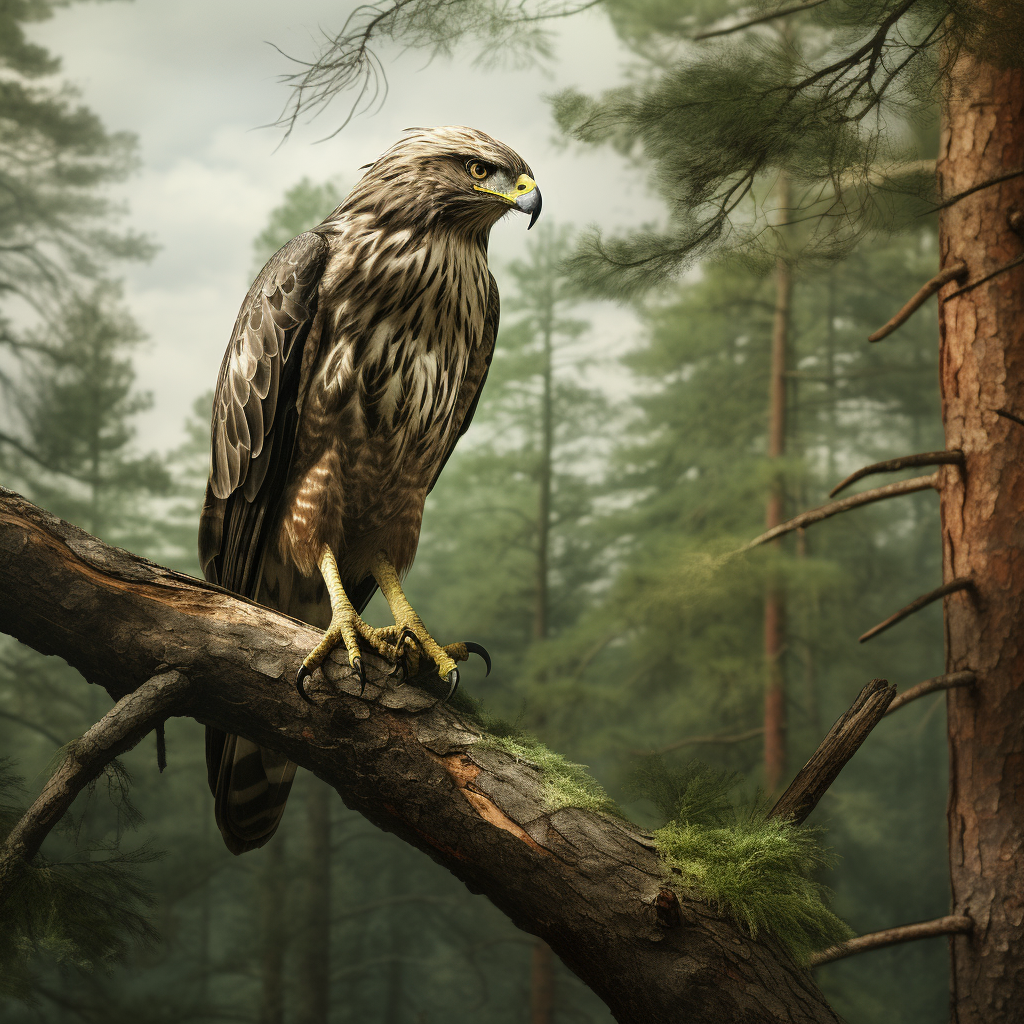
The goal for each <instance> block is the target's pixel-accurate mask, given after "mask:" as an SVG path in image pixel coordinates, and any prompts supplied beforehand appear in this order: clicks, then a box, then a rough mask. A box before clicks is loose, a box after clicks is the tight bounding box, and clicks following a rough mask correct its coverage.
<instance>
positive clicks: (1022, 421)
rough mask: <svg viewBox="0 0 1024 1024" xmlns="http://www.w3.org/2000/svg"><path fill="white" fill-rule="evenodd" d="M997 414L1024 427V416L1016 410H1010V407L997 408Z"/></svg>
mask: <svg viewBox="0 0 1024 1024" xmlns="http://www.w3.org/2000/svg"><path fill="white" fill-rule="evenodd" d="M995 414H996V415H997V416H1002V417H1003V419H1004V420H1010V421H1011V422H1013V423H1017V424H1019V425H1020V426H1022V427H1024V416H1018V415H1017V414H1016V413H1015V412H1010V411H1009V410H1008V409H996V410H995Z"/></svg>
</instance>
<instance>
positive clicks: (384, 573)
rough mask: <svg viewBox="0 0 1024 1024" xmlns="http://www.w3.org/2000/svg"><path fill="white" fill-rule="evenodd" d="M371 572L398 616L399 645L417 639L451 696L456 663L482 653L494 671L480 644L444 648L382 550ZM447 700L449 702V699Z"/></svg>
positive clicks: (455, 675) (456, 672)
mask: <svg viewBox="0 0 1024 1024" xmlns="http://www.w3.org/2000/svg"><path fill="white" fill-rule="evenodd" d="M370 572H372V573H373V578H374V579H375V580H376V581H377V585H378V586H379V587H380V591H381V593H382V594H383V595H384V599H385V600H386V601H387V603H388V607H389V608H390V609H391V614H392V615H394V617H395V626H396V627H397V629H398V645H399V648H400V649H401V648H404V646H405V644H406V641H407V640H415V643H416V644H417V645H418V646H419V649H420V650H421V651H422V652H423V653H424V654H425V655H426V656H427V657H428V658H429V659H430V660H431V661H432V662H433V663H434V664H435V665H436V666H437V674H438V675H439V676H440V677H441V678H442V679H443V680H444V681H445V682H446V683H447V684H448V686H449V690H448V697H450V696H451V695H452V694H453V693H454V692H455V688H456V687H457V686H458V685H459V670H458V668H457V667H456V665H455V662H456V661H465V660H466V659H467V658H468V657H469V655H470V654H471V653H475V654H480V655H481V656H482V657H483V658H484V660H485V661H486V663H487V671H488V672H490V670H491V659H490V657H488V654H487V652H486V651H485V650H484V649H483V648H482V647H481V646H480V645H479V644H466V643H458V644H449V645H448V646H447V647H442V646H441V645H440V644H439V643H438V642H437V641H436V640H435V639H434V638H433V637H432V636H431V635H430V634H429V633H428V632H427V630H426V627H425V626H424V625H423V621H422V619H420V617H419V615H417V614H416V612H415V611H414V610H413V607H412V605H410V604H409V599H408V598H407V597H406V596H405V593H404V591H403V590H402V584H401V583H400V582H399V580H398V573H397V572H395V567H394V566H393V565H392V564H391V562H390V561H388V559H387V557H385V555H384V552H383V551H378V552H377V554H376V555H375V556H374V559H373V561H372V562H371V563H370ZM448 697H445V700H447V699H448Z"/></svg>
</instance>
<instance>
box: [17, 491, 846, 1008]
mask: <svg viewBox="0 0 1024 1024" xmlns="http://www.w3.org/2000/svg"><path fill="white" fill-rule="evenodd" d="M0 622H2V623H3V628H4V629H5V630H6V631H8V632H10V633H11V634H12V635H14V636H16V637H17V638H18V639H20V640H22V641H23V642H24V643H27V644H29V645H30V646H32V647H34V648H35V649H36V650H39V651H42V652H44V653H47V654H57V655H59V656H61V657H63V658H65V659H66V660H67V661H69V662H70V663H71V664H72V665H73V666H74V667H75V668H77V669H78V670H79V671H80V672H81V673H82V675H83V676H84V677H85V678H86V679H87V680H88V681H90V682H93V683H98V684H99V685H102V686H104V687H105V688H106V689H107V691H108V692H109V693H110V695H111V696H112V697H113V698H114V699H115V700H117V701H120V700H121V699H122V698H123V697H125V696H127V695H128V694H131V693H133V692H134V691H136V690H138V689H139V688H140V687H142V686H143V684H145V683H146V681H147V680H151V679H153V677H154V676H163V677H165V682H166V674H167V673H171V672H177V673H180V676H181V677H184V678H186V679H189V680H190V681H191V684H192V685H191V686H189V687H188V689H187V691H186V692H184V693H183V695H180V704H178V705H176V706H175V707H174V708H173V711H174V712H175V713H178V714H182V715H187V716H189V717H192V718H194V719H196V720H197V721H199V722H200V723H203V724H210V725H215V726H217V727H218V728H220V729H224V730H226V731H228V732H234V733H239V734H241V735H243V736H247V737H249V738H250V739H252V740H253V741H254V742H256V743H258V744H260V745H262V746H267V747H271V748H274V749H277V750H280V751H281V752H282V753H283V754H285V755H286V756H287V757H289V758H290V759H291V760H293V761H295V762H296V763H298V764H299V765H300V766H302V767H304V768H308V769H310V770H311V771H314V772H315V773H316V774H317V775H318V776H319V777H320V778H322V779H323V780H324V781H325V782H327V783H328V784H329V785H331V786H333V787H334V788H335V789H336V790H338V792H339V793H340V794H342V795H343V796H344V799H345V802H346V803H347V804H348V805H349V806H350V807H352V808H354V809H356V810H358V811H360V812H361V813H362V814H363V815H364V816H365V817H366V818H367V819H368V820H369V821H371V822H372V823H374V824H375V825H377V826H378V827H380V828H382V829H384V830H386V831H390V832H394V833H395V834H397V835H398V836H399V837H400V838H402V839H403V840H404V841H406V842H408V843H410V844H411V845H413V846H415V847H417V848H418V849H420V850H422V851H423V852H425V853H427V854H428V855H429V856H430V857H432V858H433V859H434V860H436V861H437V862H438V863H440V864H442V865H443V866H445V867H446V868H448V869H449V870H450V871H452V872H453V873H454V874H455V875H456V876H457V877H459V878H460V879H462V880H463V881H464V882H465V883H466V885H467V886H468V887H469V888H470V889H471V890H472V891H473V892H477V893H482V894H484V895H486V896H487V897H488V898H489V899H490V900H491V901H492V902H493V903H494V904H495V905H496V906H498V907H499V908H500V909H501V910H502V911H503V912H504V913H505V914H507V915H508V916H509V918H510V919H511V920H512V921H513V922H514V923H515V924H516V925H518V926H519V927H520V928H522V929H523V930H525V931H528V932H530V933H532V934H534V935H538V936H540V937H541V938H543V939H544V940H545V941H546V942H547V943H548V944H549V945H550V946H551V947H552V949H554V951H555V952H556V953H557V954H558V955H559V956H560V957H561V958H562V960H563V961H564V962H565V963H566V965H567V966H568V967H569V968H570V969H571V970H573V971H574V972H575V973H576V974H577V975H578V976H579V977H580V978H581V979H582V980H583V981H584V982H585V983H586V984H587V985H588V986H589V987H590V988H591V989H593V991H594V992H595V993H596V994H597V995H598V996H599V997H601V998H602V999H604V1000H605V1002H606V1003H607V1004H608V1006H609V1007H610V1008H611V1010H612V1013H613V1014H614V1016H615V1017H616V1019H617V1020H619V1021H620V1022H623V1024H640V1022H643V1024H670V1022H674V1021H678V1020H690V1021H693V1022H694V1024H701V1022H707V1024H712V1022H714V1024H717V1022H719V1021H723V1020H743V1021H745V1022H747V1024H783V1022H785V1024H819V1022H820V1024H826V1022H828V1024H838V1018H837V1017H836V1016H835V1014H834V1013H833V1012H832V1010H831V1009H830V1008H829V1007H828V1005H827V1003H826V1002H825V1000H824V998H823V997H822V996H821V994H820V993H819V992H818V991H817V989H816V988H815V987H814V985H813V984H812V983H811V982H810V980H809V979H808V977H807V975H806V973H805V972H804V971H803V970H802V969H801V968H800V967H799V966H798V965H796V964H795V963H794V962H793V961H792V960H791V959H790V958H789V957H788V956H787V955H786V954H785V953H784V952H782V951H781V949H780V948H779V947H778V946H777V945H775V944H774V943H773V942H772V941H771V940H770V939H765V938H761V939H759V940H757V941H755V940H753V939H752V938H751V937H750V935H749V934H747V933H746V932H744V930H743V928H742V927H740V926H738V925H737V924H735V923H734V922H733V921H732V920H730V919H727V918H725V917H723V916H722V915H721V914H720V913H719V912H717V911H716V910H715V909H714V908H712V907H709V906H707V905H705V904H702V903H699V902H696V901H693V900H690V899H686V898H682V899H680V900H679V901H678V918H677V919H675V920H678V926H673V927H667V926H666V925H665V923H664V922H665V915H664V913H663V912H661V911H659V899H660V898H661V893H662V890H663V889H664V888H665V878H666V871H665V867H664V863H663V861H662V860H661V858H660V857H659V855H658V852H657V849H656V847H655V845H654V843H653V841H652V839H651V837H650V835H649V834H648V833H646V832H645V831H644V830H642V829H640V828H638V827H636V826H634V825H631V824H630V823H628V822H626V821H623V820H621V819H619V818H616V817H614V816H610V815H603V814H600V813H596V812H593V811H585V810H582V809H579V808H574V807H562V808H559V809H552V807H551V805H550V804H549V803H548V802H547V796H546V793H547V792H548V788H547V786H546V783H545V777H544V775H543V773H542V772H541V770H540V769H539V767H538V766H536V765H534V764H532V763H530V762H528V761H524V760H522V759H520V758H516V757H514V756H512V755H510V754H507V753H505V752H504V751H502V750H499V749H494V748H492V747H490V746H489V745H487V743H486V742H484V740H485V736H484V734H483V732H482V730H481V728H480V726H478V725H477V724H475V723H474V722H473V721H472V720H470V719H468V718H467V717H465V716H464V715H461V714H459V712H457V711H456V710H455V709H454V708H452V707H448V706H439V705H438V704H437V693H438V692H439V691H440V690H441V689H443V687H437V688H436V689H435V692H434V693H428V692H425V691H424V689H423V688H422V687H423V686H427V685H432V684H431V682H430V681H429V679H427V680H412V681H410V680H406V679H404V678H403V676H402V674H401V672H400V670H398V669H396V668H395V667H394V666H393V665H391V664H389V663H387V662H385V661H382V660H381V659H378V658H376V657H373V656H372V655H371V654H370V653H369V652H367V654H366V655H364V666H365V668H366V673H367V684H366V693H365V697H364V698H363V699H360V697H359V696H358V695H359V691H360V684H359V679H358V676H357V675H355V674H354V673H353V672H352V670H351V668H350V667H349V665H348V663H347V660H346V659H345V656H344V655H343V654H342V655H339V656H338V657H336V658H335V657H332V658H331V659H329V660H328V661H327V662H326V663H325V669H326V671H325V672H324V673H321V672H319V671H318V672H317V673H316V674H315V675H314V677H313V680H312V681H311V682H312V685H311V686H310V691H311V695H312V696H313V697H314V699H315V700H316V701H317V702H318V703H317V706H315V707H312V706H309V705H307V704H306V703H305V702H304V701H303V700H302V699H301V698H300V697H299V695H298V693H297V692H296V690H295V687H294V685H293V681H294V678H295V673H296V671H297V669H298V667H299V664H300V662H301V660H302V658H303V657H304V656H305V654H306V653H307V652H308V651H309V650H310V649H312V647H313V646H314V645H315V644H316V642H317V641H318V639H319V637H320V636H321V635H322V634H321V633H320V632H319V631H318V630H315V629H313V628H312V627H310V626H307V625H305V624H304V623H301V622H297V621H296V620H294V619H290V618H288V617H287V616H285V615H282V614H280V613H278V612H275V611H272V610H271V609H268V608H263V607H260V606H259V605H257V604H254V603H253V602H250V601H245V600H242V599H240V598H238V597H236V596H234V595H231V594H228V593H226V592H225V591H223V590H221V589H220V588H218V587H215V586H212V585H210V584H207V583H204V582H202V581H198V580H194V579H192V578H190V577H188V576H185V575H183V574H180V573H175V572H172V571H171V570H169V569H166V568H163V567H162V566H159V565H155V564H153V563H152V562H148V561H145V560H144V559H141V558H138V557H136V556H134V555H131V554H129V553H128V552H126V551H122V550H120V549H117V548H111V547H107V546H106V545H105V544H103V543H102V542H100V541H99V540H97V539H96V538H94V537H90V536H89V535H88V534H85V533H83V532H82V531H80V530H77V529H75V528H74V527H72V526H69V525H68V524H67V523H63V522H61V521H60V520H59V519H56V518H55V517H53V516H51V515H49V514H48V513H46V512H44V511H42V510H41V509H38V508H36V507H35V506H33V505H31V504H30V503H29V502H27V501H25V499H23V498H21V497H19V496H18V495H15V494H13V493H11V492H10V491H3V490H0ZM414 683H420V685H414ZM145 692H147V693H149V692H151V691H150V690H147V691H145ZM168 713H170V710H169V709H168V708H167V707H162V708H161V714H163V715H166V714H168ZM115 717H117V718H119V720H122V721H123V720H124V718H123V713H122V712H119V713H118V716H115ZM140 721H141V719H140ZM147 721H149V719H147ZM140 728H141V727H140ZM195 784H196V786H198V787H205V779H204V778H203V777H202V776H198V777H197V778H196V780H195ZM211 813H212V807H211ZM284 827H286V828H287V827H288V824H287V821H286V822H285V825H284ZM709 976H713V977H718V978H723V979H730V980H729V981H727V982H723V983H722V984H719V985H707V984H706V979H707V978H708V977H709Z"/></svg>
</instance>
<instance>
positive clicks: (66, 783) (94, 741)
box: [0, 672, 188, 907]
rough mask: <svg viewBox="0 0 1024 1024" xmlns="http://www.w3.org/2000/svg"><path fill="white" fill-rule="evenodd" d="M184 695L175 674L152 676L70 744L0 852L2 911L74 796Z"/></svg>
mask: <svg viewBox="0 0 1024 1024" xmlns="http://www.w3.org/2000/svg"><path fill="white" fill-rule="evenodd" d="M187 692H188V680H186V678H185V677H184V676H183V675H181V674H180V673H179V672H165V673H164V674H163V675H159V676H156V677H154V678H153V679H150V680H149V681H148V682H145V683H143V684H142V685H141V686H140V687H139V688H138V689H137V690H135V691H134V692H132V693H129V694H128V695H127V696H125V697H122V698H121V699H120V700H119V701H118V702H117V703H116V704H115V705H114V706H113V707H112V708H111V709H110V711H108V712H107V713H106V714H105V715H104V716H103V718H101V719H100V721H98V722H97V723H96V724H95V725H94V726H93V727H92V728H91V729H89V731H88V732H86V734H85V735H84V736H83V737H82V738H81V739H80V740H77V741H76V742H75V743H74V744H72V746H71V749H70V750H69V751H68V754H67V757H65V759H64V763H63V764H62V765H61V766H60V767H59V768H58V769H57V771H55V772H54V773H53V777H52V778H51V779H50V781H49V782H47V784H46V785H45V786H44V787H43V791H42V793H40V795H39V797H38V799H37V800H36V801H35V803H33V804H32V806H31V807H30V808H29V809H28V810H27V811H26V812H25V814H24V815H23V816H22V818H21V820H20V821H19V822H18V824H17V825H15V826H14V828H13V829H11V832H10V835H8V837H7V841H6V842H5V843H4V845H3V847H2V848H0V907H2V906H3V904H4V902H5V901H6V899H7V898H8V897H9V896H10V895H11V892H12V891H13V889H14V886H15V884H16V881H17V877H18V875H19V874H20V873H21V869H22V868H23V867H24V866H25V865H26V864H28V862H29V861H30V860H32V858H33V857H34V856H35V855H36V854H37V853H38V852H39V848H40V846H42V845H43V840H44V839H45V838H46V837H47V836H48V835H49V834H50V830H51V829H52V828H53V827H54V825H56V824H57V822H58V821H60V819H61V818H62V817H63V816H64V814H65V812H66V811H67V810H68V808H70V807H71V805H72V803H74V800H75V797H76V796H78V794H79V793H81V792H82V790H83V789H85V787H86V786H87V785H89V783H90V782H92V781H93V779H96V778H98V777H99V775H100V773H101V772H102V771H103V769H104V768H106V766H107V765H108V764H110V762H111V761H113V760H114V758H115V757H117V756H118V755H119V754H123V753H124V752H125V751H126V750H131V748H132V747H134V746H135V744H136V743H138V742H139V740H141V739H142V738H143V736H146V735H147V734H149V733H150V732H152V731H153V729H155V728H156V727H157V725H159V724H161V723H162V722H163V721H164V720H165V719H166V718H167V717H168V716H170V715H173V714H175V713H176V711H177V709H178V708H179V707H180V706H181V705H182V703H183V701H184V699H185V696H186V694H187Z"/></svg>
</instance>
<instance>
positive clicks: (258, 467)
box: [199, 231, 328, 598]
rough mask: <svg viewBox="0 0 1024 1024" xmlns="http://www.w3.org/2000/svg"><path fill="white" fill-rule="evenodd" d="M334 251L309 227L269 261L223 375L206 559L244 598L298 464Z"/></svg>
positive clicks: (215, 578)
mask: <svg viewBox="0 0 1024 1024" xmlns="http://www.w3.org/2000/svg"><path fill="white" fill-rule="evenodd" d="M327 255H328V244H327V241H326V239H324V238H323V236H321V235H318V234H316V233H315V232H312V231H307V232H305V233H304V234H301V235H299V236H298V237H297V238H293V239H292V240H291V241H290V242H289V243H288V244H287V245H286V246H284V248H283V249H281V250H280V251H279V252H278V253H277V254H276V255H275V256H274V257H273V258H272V259H271V260H270V262H269V263H267V265H266V266H265V267H264V268H263V270H262V271H261V272H260V275H259V277H257V278H256V280H255V282H254V283H253V286H252V287H251V288H250V289H249V294H248V295H247V296H246V298H245V302H243V303H242V308H241V310H240V311H239V314H238V319H237V320H236V321H235V327H234V330H233V331H232V334H231V341H230V343H229V344H228V348H227V351H226V352H225V353H224V359H223V361H222V363H221V367H220V375H219V377H218V378H217V390H216V393H215V395H214V401H213V425H212V432H211V449H212V451H211V456H212V457H211V469H210V480H209V483H208V485H207V488H206V501H205V503H204V507H203V512H202V516H201V519H200V526H199V562H200V565H201V566H202V568H203V573H204V575H205V576H206V578H207V579H208V580H210V581H211V582H214V583H219V584H220V585H221V586H223V587H227V588H228V589H229V590H233V591H235V593H238V594H243V595H244V596H246V597H251V598H255V597H256V596H257V588H258V586H259V566H260V560H261V557H262V555H263V552H264V549H265V547H266V542H267V533H268V532H269V529H270V525H271V524H270V520H271V519H272V518H273V511H274V507H275V505H276V503H277V501H278V500H279V499H280V497H281V494H282V491H283V489H284V482H285V479H286V477H287V475H288V468H289V465H290V463H291V456H292V446H293V444H294V441H295V430H296V425H297V423H298V410H297V406H298V404H299V383H300V381H299V376H300V370H301V367H302V355H303V350H304V348H305V345H306V341H307V338H308V337H309V333H310V328H311V326H312V324H313V319H314V317H315V315H316V309H317V299H318V286H319V283H320V278H321V276H322V274H323V270H324V265H325V264H326V262H327ZM314 340H315V339H314Z"/></svg>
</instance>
